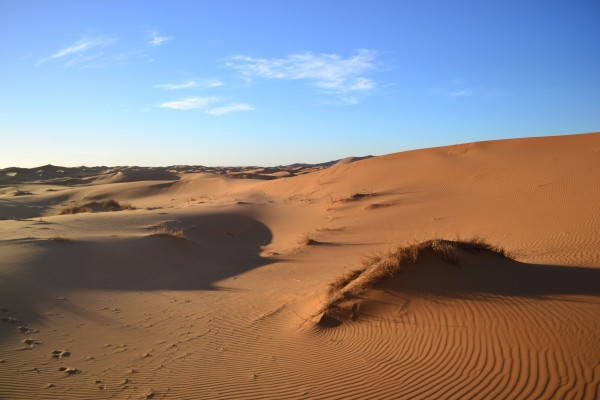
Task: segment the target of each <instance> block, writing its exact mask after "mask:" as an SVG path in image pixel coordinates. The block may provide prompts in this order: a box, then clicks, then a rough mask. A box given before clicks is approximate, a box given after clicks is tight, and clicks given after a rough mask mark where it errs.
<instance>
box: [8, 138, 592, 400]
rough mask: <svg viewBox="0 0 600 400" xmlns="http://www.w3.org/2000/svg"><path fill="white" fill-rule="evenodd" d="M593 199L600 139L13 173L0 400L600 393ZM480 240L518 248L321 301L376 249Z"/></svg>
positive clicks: (429, 263)
mask: <svg viewBox="0 0 600 400" xmlns="http://www.w3.org/2000/svg"><path fill="white" fill-rule="evenodd" d="M110 199H112V200H114V201H115V202H116V203H117V204H116V205H115V204H114V203H110V204H109V203H107V201H108V200H110ZM599 199H600V133H591V134H582V135H568V136H557V137H539V138H527V139H511V140H499V141H488V142H477V143H468V144H460V145H455V146H446V147H438V148H430V149H423V150H416V151H408V152H402V153H395V154H390V155H386V156H378V157H372V158H366V159H345V160H341V161H340V162H337V163H325V164H322V165H317V166H315V165H304V164H295V165H292V166H287V167H277V168H259V167H248V168H225V167H220V168H217V167H215V168H208V167H193V166H173V167H169V168H137V167H114V168H108V167H93V168H85V167H81V168H61V167H54V166H44V167H40V168H33V169H25V168H7V169H4V170H0V398H2V399H38V398H43V399H106V398H119V399H121V398H122V399H125V398H132V399H139V398H167V399H467V398H468V399H597V398H600V335H599V334H598V333H599V332H600V201H599ZM111 204H112V205H111ZM78 207H79V208H78ZM76 211H87V212H76ZM472 238H479V239H482V240H484V241H485V242H487V243H489V244H490V245H491V246H494V247H496V248H500V249H503V251H504V252H505V253H506V256H501V255H498V254H493V253H490V252H486V251H470V250H469V251H467V250H459V251H458V252H457V253H456V257H457V260H455V261H457V262H456V263H454V264H453V263H449V262H447V261H446V260H444V259H443V258H440V257H436V256H435V254H433V253H430V252H429V253H427V252H425V253H424V254H423V255H422V257H419V259H418V261H416V263H414V264H410V265H406V266H405V267H403V268H402V270H401V271H400V272H398V273H395V274H390V276H389V278H386V279H384V280H383V281H381V282H379V283H378V284H376V285H374V286H372V287H370V286H369V287H365V288H364V291H363V292H361V294H360V295H358V296H356V297H355V298H352V299H351V300H352V301H351V304H347V305H346V306H345V307H346V311H348V309H350V308H351V310H350V312H349V313H348V312H344V309H343V307H342V309H341V310H337V311H335V312H331V313H325V314H323V313H320V312H319V311H322V309H323V305H324V304H327V301H328V300H327V299H328V289H329V284H330V283H332V282H335V281H336V279H338V278H339V277H340V276H343V275H344V274H349V271H353V270H354V269H356V268H359V267H361V266H364V265H367V266H368V265H372V264H373V262H374V260H375V262H376V260H377V258H374V257H375V255H376V254H384V255H385V254H389V253H390V252H393V251H394V249H395V248H397V246H407V245H411V244H418V243H422V242H426V241H428V240H432V239H445V240H451V241H454V240H465V241H468V240H470V239H472ZM369 257H370V258H369Z"/></svg>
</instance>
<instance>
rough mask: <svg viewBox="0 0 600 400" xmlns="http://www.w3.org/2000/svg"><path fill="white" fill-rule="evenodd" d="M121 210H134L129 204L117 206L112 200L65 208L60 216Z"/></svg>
mask: <svg viewBox="0 0 600 400" xmlns="http://www.w3.org/2000/svg"><path fill="white" fill-rule="evenodd" d="M122 210H135V207H133V206H132V205H131V204H119V202H118V201H116V200H113V199H108V200H102V201H92V202H90V203H86V204H84V205H81V206H72V207H69V208H65V209H64V210H62V211H61V212H60V215H66V214H79V213H84V212H94V211H96V212H101V211H122Z"/></svg>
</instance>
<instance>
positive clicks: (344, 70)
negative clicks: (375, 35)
mask: <svg viewBox="0 0 600 400" xmlns="http://www.w3.org/2000/svg"><path fill="white" fill-rule="evenodd" d="M375 57H376V53H375V52H374V51H372V50H359V51H358V52H357V53H356V54H355V55H354V56H351V57H347V58H344V57H342V56H340V55H338V54H313V53H310V52H307V53H299V54H292V55H290V56H287V57H285V58H254V57H249V56H243V55H236V56H234V57H232V58H231V59H230V61H228V62H227V63H226V64H225V66H226V67H229V68H233V69H235V70H236V71H238V72H239V73H240V74H241V75H242V76H243V77H244V78H247V79H251V78H269V79H281V80H305V81H308V82H310V83H311V84H313V85H314V86H316V87H318V88H321V89H323V90H324V91H326V92H328V93H334V94H347V93H364V92H367V91H369V90H372V89H374V88H375V87H376V86H377V84H376V82H375V81H374V80H372V79H371V78H369V77H367V76H365V74H366V73H367V72H368V71H370V70H373V69H374V68H375Z"/></svg>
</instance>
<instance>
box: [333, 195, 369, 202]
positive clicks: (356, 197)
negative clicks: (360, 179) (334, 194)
mask: <svg viewBox="0 0 600 400" xmlns="http://www.w3.org/2000/svg"><path fill="white" fill-rule="evenodd" d="M373 196H376V194H375V193H373V192H356V193H352V194H351V195H350V196H348V197H344V198H342V199H338V200H336V202H338V203H348V202H351V201H357V200H362V199H364V198H367V197H373Z"/></svg>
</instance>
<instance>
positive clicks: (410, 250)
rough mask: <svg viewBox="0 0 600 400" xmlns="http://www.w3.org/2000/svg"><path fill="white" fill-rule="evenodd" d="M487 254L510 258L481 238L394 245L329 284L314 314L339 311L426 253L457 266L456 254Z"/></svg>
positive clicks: (366, 258)
mask: <svg viewBox="0 0 600 400" xmlns="http://www.w3.org/2000/svg"><path fill="white" fill-rule="evenodd" d="M459 250H465V251H468V252H487V253H491V254H496V255H499V256H502V257H507V258H511V257H510V255H508V254H507V253H506V252H505V251H504V250H503V249H501V248H498V247H495V246H493V245H490V244H489V243H487V242H485V241H484V240H482V239H479V238H474V239H470V240H464V241H463V240H445V239H433V240H428V241H425V242H422V243H417V244H413V245H409V246H398V247H396V248H392V249H390V250H388V251H386V252H382V253H378V254H375V255H372V256H368V257H365V258H364V259H363V260H362V261H361V264H362V266H361V268H358V269H354V270H350V271H348V272H346V273H345V274H343V275H342V276H340V277H338V278H337V279H336V280H335V281H333V282H332V283H330V284H329V290H328V298H327V300H326V301H325V302H324V304H323V306H322V307H321V309H320V310H319V311H318V312H317V313H316V314H315V316H316V315H325V314H327V313H331V312H332V311H335V310H337V309H339V305H340V304H341V303H343V302H345V301H347V300H351V299H356V298H358V297H359V296H360V295H362V294H363V293H365V292H366V291H367V290H368V289H369V288H372V287H374V286H376V285H378V284H380V283H382V282H383V281H385V280H387V279H390V278H392V277H394V276H395V275H396V274H397V273H399V272H400V271H402V270H403V268H405V267H406V266H407V265H411V264H415V263H416V262H417V261H418V260H419V259H420V258H421V257H422V256H423V255H425V254H426V253H432V254H434V255H435V256H437V257H440V258H442V259H443V260H445V261H447V262H448V263H450V264H458V252H459Z"/></svg>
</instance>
